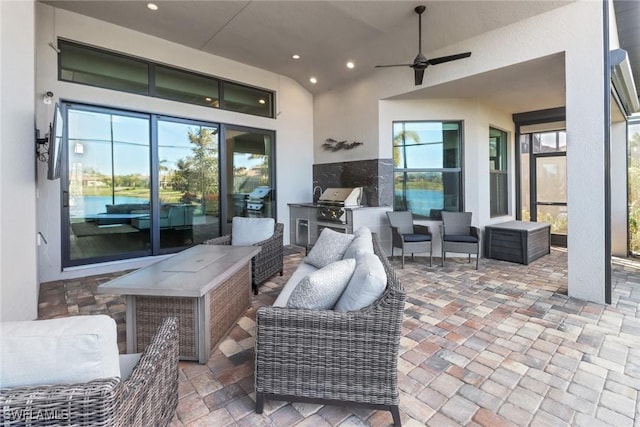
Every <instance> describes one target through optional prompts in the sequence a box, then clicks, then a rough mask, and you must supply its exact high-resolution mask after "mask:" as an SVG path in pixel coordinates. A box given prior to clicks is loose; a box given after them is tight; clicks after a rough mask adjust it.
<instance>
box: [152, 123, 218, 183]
mask: <svg viewBox="0 0 640 427" xmlns="http://www.w3.org/2000/svg"><path fill="white" fill-rule="evenodd" d="M205 129H211V130H212V131H213V130H214V129H215V128H205ZM199 131H200V126H192V125H188V124H186V123H176V122H168V121H162V120H160V121H158V157H159V159H160V165H161V166H162V167H163V168H167V171H171V170H176V169H178V166H177V162H178V160H185V159H186V158H187V157H189V156H192V155H193V148H194V144H193V143H191V141H190V140H189V133H190V132H191V133H197V132H199ZM213 141H214V143H215V146H216V148H217V145H218V144H217V141H218V135H217V134H216V135H214V136H213Z"/></svg>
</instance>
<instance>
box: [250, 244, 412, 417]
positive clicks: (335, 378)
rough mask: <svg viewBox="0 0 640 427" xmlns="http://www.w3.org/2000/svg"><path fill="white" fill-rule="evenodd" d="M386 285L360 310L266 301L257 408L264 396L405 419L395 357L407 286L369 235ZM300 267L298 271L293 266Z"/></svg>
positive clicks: (259, 339)
mask: <svg viewBox="0 0 640 427" xmlns="http://www.w3.org/2000/svg"><path fill="white" fill-rule="evenodd" d="M372 239H373V247H374V252H375V254H376V255H377V257H378V258H379V259H380V261H381V262H382V264H383V266H384V270H385V272H386V276H387V284H386V288H385V290H384V292H383V294H382V296H380V297H379V298H378V299H377V300H376V301H375V302H374V303H372V304H371V305H369V306H367V307H364V308H362V309H360V310H358V311H346V312H341V311H334V310H308V309H292V308H288V307H274V306H269V307H261V308H260V309H259V310H258V312H257V319H256V322H257V331H256V342H255V350H256V366H255V387H256V412H257V413H262V411H263V407H264V401H265V399H269V400H286V401H301V402H311V403H324V404H338V405H348V406H365V407H369V408H374V409H384V410H389V411H391V414H392V416H393V421H394V424H395V425H398V426H399V425H400V414H399V410H398V403H399V398H398V389H397V379H398V371H397V360H398V349H399V343H400V334H401V326H402V320H403V312H404V301H405V291H404V289H403V288H402V285H401V284H400V282H399V281H398V279H397V278H396V275H395V272H394V270H393V268H392V267H391V265H390V264H389V261H388V260H387V257H386V255H385V253H384V251H383V250H382V248H381V246H380V242H379V240H378V237H377V236H376V234H373V235H372ZM294 274H295V273H294Z"/></svg>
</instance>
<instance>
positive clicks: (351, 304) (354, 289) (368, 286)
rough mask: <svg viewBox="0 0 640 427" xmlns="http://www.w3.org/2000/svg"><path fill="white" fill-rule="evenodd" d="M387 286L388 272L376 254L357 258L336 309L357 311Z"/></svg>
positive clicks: (377, 296) (371, 301) (373, 299)
mask: <svg viewBox="0 0 640 427" xmlns="http://www.w3.org/2000/svg"><path fill="white" fill-rule="evenodd" d="M386 287H387V274H386V272H385V271H384V266H383V265H382V262H381V261H380V259H379V258H378V257H377V256H376V255H374V254H363V255H361V256H359V257H358V258H356V268H355V271H354V272H353V276H351V280H349V284H348V285H347V288H346V289H345V290H344V293H343V294H342V296H340V299H339V300H338V302H337V303H336V305H335V307H334V310H336V311H355V310H360V309H361V308H364V307H367V306H368V305H371V304H372V303H373V302H375V300H377V299H378V298H380V296H381V295H382V294H383V292H384V290H385V288H386Z"/></svg>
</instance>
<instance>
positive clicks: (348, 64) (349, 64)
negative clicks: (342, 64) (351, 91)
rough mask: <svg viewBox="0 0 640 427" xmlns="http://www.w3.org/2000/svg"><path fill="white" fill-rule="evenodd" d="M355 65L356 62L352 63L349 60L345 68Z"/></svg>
mask: <svg viewBox="0 0 640 427" xmlns="http://www.w3.org/2000/svg"><path fill="white" fill-rule="evenodd" d="M355 66H356V64H354V63H353V62H351V61H349V62H347V68H353V67H355Z"/></svg>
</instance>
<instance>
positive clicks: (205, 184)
mask: <svg viewBox="0 0 640 427" xmlns="http://www.w3.org/2000/svg"><path fill="white" fill-rule="evenodd" d="M158 159H159V166H158V169H159V180H158V182H159V196H160V207H159V214H160V215H159V226H160V248H161V249H166V248H173V247H181V246H185V245H188V244H192V243H202V242H203V241H204V240H206V239H210V238H212V237H216V236H219V235H220V233H219V217H220V204H219V194H220V185H219V182H218V175H219V156H218V128H217V127H211V126H196V125H193V124H189V123H181V122H172V121H166V120H159V121H158Z"/></svg>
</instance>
